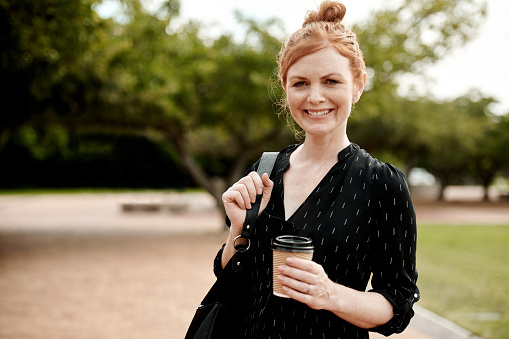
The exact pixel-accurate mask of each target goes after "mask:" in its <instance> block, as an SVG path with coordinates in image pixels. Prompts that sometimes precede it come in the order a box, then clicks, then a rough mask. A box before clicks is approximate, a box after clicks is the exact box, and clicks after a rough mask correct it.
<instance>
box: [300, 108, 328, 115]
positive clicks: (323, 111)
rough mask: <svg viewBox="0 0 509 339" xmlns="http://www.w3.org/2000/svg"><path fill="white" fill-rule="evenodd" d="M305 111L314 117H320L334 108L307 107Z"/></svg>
mask: <svg viewBox="0 0 509 339" xmlns="http://www.w3.org/2000/svg"><path fill="white" fill-rule="evenodd" d="M304 112H306V113H307V114H309V115H311V116H312V117H320V116H322V115H325V114H328V113H330V112H332V109H324V110H320V111H317V110H308V109H305V110H304Z"/></svg>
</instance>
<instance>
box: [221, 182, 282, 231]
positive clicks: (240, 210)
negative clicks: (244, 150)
mask: <svg viewBox="0 0 509 339" xmlns="http://www.w3.org/2000/svg"><path fill="white" fill-rule="evenodd" d="M273 187H274V183H273V182H272V181H271V180H270V179H269V176H268V175H267V173H264V174H263V176H262V178H260V176H259V175H258V173H256V172H251V173H249V174H248V175H247V176H245V177H243V178H242V179H240V180H239V181H237V182H236V183H235V184H233V185H232V187H230V188H229V189H228V190H227V191H226V192H224V193H223V197H222V198H223V204H224V208H225V210H226V214H227V215H228V218H229V219H230V222H231V226H230V234H232V233H233V235H235V236H236V235H239V234H240V233H241V232H242V227H243V225H244V220H245V219H246V210H248V209H250V208H251V205H252V204H253V203H254V202H255V201H256V196H257V195H259V194H263V197H262V201H261V203H260V211H259V212H258V215H260V213H261V212H262V211H263V210H264V209H265V207H267V204H268V203H269V200H270V195H271V193H272V188H273Z"/></svg>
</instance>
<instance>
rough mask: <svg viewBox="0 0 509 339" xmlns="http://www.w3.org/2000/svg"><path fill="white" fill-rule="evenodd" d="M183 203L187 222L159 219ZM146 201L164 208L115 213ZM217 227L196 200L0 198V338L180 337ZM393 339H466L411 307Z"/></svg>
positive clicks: (425, 209)
mask: <svg viewBox="0 0 509 339" xmlns="http://www.w3.org/2000/svg"><path fill="white" fill-rule="evenodd" d="M186 199H189V200H190V201H192V202H193V208H192V209H191V210H190V211H188V212H187V213H182V214H178V213H174V212H169V211H166V210H164V207H165V206H175V205H178V204H179V203H181V202H183V201H184V202H185V200H186ZM146 202H148V203H151V204H155V205H158V206H162V207H163V209H162V210H161V211H158V212H152V213H126V212H123V211H122V210H121V208H120V207H121V206H122V204H126V203H127V204H138V203H146ZM419 206H420V205H419ZM419 206H418V210H417V213H418V218H419V220H420V221H421V222H423V221H424V220H426V218H428V217H434V218H437V216H438V215H443V216H444V218H445V217H446V216H447V215H448V214H447V212H446V210H447V208H448V207H447V205H444V206H436V205H434V204H428V205H422V207H419ZM450 207H451V208H457V207H458V206H457V205H451V206H450ZM472 210H473V209H470V212H471V211H472ZM476 210H477V212H476V213H473V214H472V216H470V218H469V220H470V221H472V222H482V221H484V222H487V221H489V222H494V223H505V224H509V209H505V210H504V209H502V210H501V211H500V210H497V212H494V210H493V209H492V207H491V206H490V205H482V204H481V205H478V206H477V208H476ZM440 211H441V212H440ZM462 213H466V212H465V211H463V212H462ZM474 214H475V215H476V216H475V217H474ZM493 214H495V215H497V218H496V220H493ZM432 220H433V219H432ZM222 224H223V223H222V220H221V216H220V215H219V214H218V213H217V212H215V210H214V202H213V201H212V200H211V199H210V198H209V197H208V196H206V195H201V194H196V195H186V196H182V195H170V194H167V195H165V194H163V195H161V194H159V193H157V194H156V193H148V194H147V193H143V194H140V193H138V194H134V193H132V194H73V195H51V196H44V195H20V196H0V338H16V339H17V338H108V339H109V338H149V339H152V338H154V339H156V338H175V339H181V338H183V336H184V333H185V330H186V328H187V325H188V324H189V321H190V319H191V317H192V315H193V313H194V310H195V307H196V306H197V305H198V304H199V302H200V300H201V298H202V297H203V295H204V294H205V292H206V291H207V290H208V288H209V287H210V285H211V284H212V282H213V281H214V277H213V274H212V270H211V258H212V257H213V256H214V255H215V253H216V251H217V249H218V247H219V246H220V244H221V243H222V242H223V240H224V238H225V234H224V233H223V232H222V231H221V230H222ZM393 337H395V338H400V339H410V338H412V339H431V338H441V339H460V338H472V337H471V336H470V335H469V334H468V333H467V332H465V331H464V330H462V329H461V328H458V327H456V326H454V325H453V324H451V323H449V322H447V321H445V320H443V319H441V318H438V317H437V316H435V315H434V314H432V313H430V312H427V311H426V310H424V309H421V308H419V307H417V315H416V317H415V318H414V319H413V320H412V323H411V325H410V327H409V328H408V329H407V330H406V331H405V332H404V333H403V334H400V335H396V336H393ZM371 338H382V336H377V335H372V337H371Z"/></svg>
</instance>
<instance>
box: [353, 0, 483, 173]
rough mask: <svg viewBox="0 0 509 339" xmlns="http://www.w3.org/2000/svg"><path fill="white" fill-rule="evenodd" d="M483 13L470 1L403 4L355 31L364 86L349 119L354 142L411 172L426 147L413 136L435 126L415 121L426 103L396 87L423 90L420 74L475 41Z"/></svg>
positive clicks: (429, 121) (410, 1)
mask: <svg viewBox="0 0 509 339" xmlns="http://www.w3.org/2000/svg"><path fill="white" fill-rule="evenodd" d="M392 4H394V3H392ZM485 12H486V4H485V3H484V2H481V1H475V0H467V1H463V0H451V1H449V0H431V1H430V0H405V1H402V2H401V3H399V5H398V6H396V7H395V6H392V7H391V6H390V5H388V6H387V9H384V10H381V11H378V12H376V13H374V14H373V15H372V16H371V17H370V18H369V19H368V20H366V21H365V22H363V23H360V24H358V25H356V26H355V27H354V31H355V32H356V34H357V37H358V39H359V41H360V44H361V49H362V50H363V52H364V54H365V59H366V67H367V71H368V76H369V80H368V85H367V88H366V90H365V92H364V94H363V97H362V100H361V102H360V104H359V106H358V108H357V109H356V112H355V113H354V114H353V115H352V118H351V119H350V126H349V129H350V135H351V136H352V137H353V139H354V140H357V141H358V142H359V143H360V144H361V145H362V146H363V147H365V148H366V149H368V150H369V151H371V152H373V153H375V154H376V153H377V152H391V153H393V154H394V156H395V157H397V158H400V159H402V160H403V161H404V162H405V163H406V166H405V167H406V168H407V169H410V168H411V167H413V166H414V165H415V163H416V154H419V153H420V152H422V149H423V148H425V147H426V143H427V142H428V141H429V139H421V140H419V139H417V138H415V135H416V133H417V130H419V129H421V128H424V129H427V128H426V126H425V125H426V124H431V125H434V124H435V122H434V121H433V119H420V118H419V117H417V116H416V111H417V110H420V109H421V108H419V105H420V104H421V103H422V102H424V101H427V100H425V99H422V100H410V99H413V97H414V96H415V95H414V94H413V91H412V89H410V88H402V87H401V85H400V84H401V83H402V81H404V80H405V79H408V78H409V77H412V78H415V79H420V80H419V82H420V84H422V86H423V87H425V86H426V85H427V84H428V79H427V78H426V77H425V75H424V70H425V69H426V68H427V67H428V66H430V65H432V64H433V63H434V62H436V61H437V60H440V58H442V57H444V56H445V55H447V53H448V52H449V51H451V50H452V49H454V48H457V47H459V46H461V45H462V44H464V43H465V42H467V41H469V40H471V39H472V38H474V37H475V36H476V33H477V29H478V27H479V25H480V23H481V22H482V21H483V20H484V17H485ZM403 83H404V82H403ZM409 98H410V99H409ZM417 121H418V123H417Z"/></svg>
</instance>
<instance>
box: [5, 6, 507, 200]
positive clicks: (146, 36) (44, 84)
mask: <svg viewBox="0 0 509 339" xmlns="http://www.w3.org/2000/svg"><path fill="white" fill-rule="evenodd" d="M100 4H101V1H93V0H81V1H69V0H30V1H29V0H20V1H8V0H0V29H1V33H2V34H1V35H0V79H1V80H0V81H1V84H2V91H1V93H0V95H1V98H2V114H1V116H0V161H1V162H2V171H4V174H5V171H10V172H8V173H10V175H14V174H16V172H19V170H18V169H19V168H20V166H30V167H31V168H32V169H36V170H38V171H41V170H42V169H43V167H44V166H49V164H52V165H53V166H57V167H56V168H59V170H62V168H64V167H65V164H74V165H76V164H81V163H83V161H86V162H87V163H88V165H89V166H92V167H93V166H95V168H104V170H105V171H109V170H112V172H114V173H116V178H117V180H114V182H112V185H115V183H117V184H118V185H121V182H122V181H121V180H120V179H122V180H125V181H123V182H124V185H127V186H130V185H136V186H139V185H143V182H151V183H150V184H149V185H150V186H151V187H152V186H153V185H154V183H153V181H151V180H145V181H144V180H139V179H136V180H135V181H133V182H131V181H130V180H133V179H132V178H134V177H136V175H135V172H134V171H138V174H139V175H141V176H143V175H144V176H151V178H160V177H159V176H158V175H159V174H158V175H155V174H154V173H155V172H158V173H159V170H160V168H157V170H155V167H157V166H166V167H165V168H164V170H166V172H167V173H168V176H169V177H168V178H166V179H161V181H160V183H161V186H163V187H164V186H167V185H168V186H175V185H179V184H182V183H183V182H185V183H186V184H187V185H188V184H189V182H190V181H189V179H192V180H193V181H194V182H195V184H196V185H198V186H200V187H202V188H204V189H206V190H207V191H208V192H210V193H211V194H213V195H214V197H216V199H217V200H218V205H220V196H221V194H222V192H223V191H224V190H225V189H226V187H228V185H229V184H230V183H231V182H233V181H234V180H235V179H236V178H238V177H239V176H240V175H242V173H243V172H244V170H245V169H246V168H247V166H248V165H249V164H250V163H252V162H253V161H255V160H256V159H257V158H258V157H259V156H260V154H261V152H262V151H264V150H280V149H281V148H282V147H284V146H285V145H287V144H288V143H293V142H295V139H294V136H293V135H292V132H291V131H290V130H289V129H288V128H286V127H285V126H284V123H282V122H281V120H280V118H279V117H278V115H277V114H275V113H274V112H275V111H277V109H278V105H277V101H278V100H279V98H280V97H281V95H282V89H281V88H280V87H279V86H274V85H273V84H272V82H273V80H274V72H275V69H276V62H275V60H276V55H277V52H278V51H279V49H280V47H281V41H282V40H284V38H285V34H284V33H283V32H284V30H283V28H282V25H281V22H279V21H278V20H276V19H273V20H268V21H266V22H256V21H254V20H251V19H249V18H246V17H244V16H242V15H241V14H240V13H237V19H238V21H239V24H240V25H241V26H242V27H243V29H244V30H245V34H244V35H243V38H242V39H238V38H236V37H234V36H233V34H230V33H224V34H223V35H221V36H218V37H210V36H208V35H207V28H206V27H203V26H202V25H201V24H200V23H198V22H193V21H188V22H182V20H178V19H180V18H179V8H180V3H179V1H178V0H168V1H165V2H163V3H162V6H161V8H160V9H158V10H157V11H155V12H149V11H147V10H146V9H145V8H144V7H143V6H142V4H141V3H140V2H139V1H136V0H119V4H120V6H119V8H120V12H118V13H116V15H115V17H114V19H111V18H110V19H105V18H101V17H100V16H99V15H98V14H97V13H96V12H95V11H94V8H97V6H98V5H100ZM485 10H486V9H485V5H484V4H482V3H479V2H478V1H474V0H461V1H460V0H451V1H444V0H433V1H425V0H405V1H403V3H402V4H401V6H400V7H393V8H391V7H390V6H388V7H386V9H384V10H381V11H378V12H375V13H373V14H372V17H371V18H370V19H369V20H367V21H366V22H363V23H359V24H358V25H356V26H355V27H354V29H355V31H356V33H357V35H358V38H359V40H360V42H361V47H362V49H363V51H364V53H365V55H366V64H367V67H368V75H369V84H368V87H367V88H366V91H365V93H364V95H363V98H362V100H361V103H360V104H359V105H358V107H357V108H356V110H355V112H354V113H353V114H352V117H351V119H350V126H349V135H350V137H351V139H352V140H353V141H354V142H356V143H358V144H359V145H361V147H363V148H366V149H367V150H368V151H370V152H372V153H373V154H374V155H377V154H384V155H386V156H387V157H388V158H389V159H391V160H392V159H396V160H397V161H398V163H401V164H403V166H404V167H405V169H406V170H407V171H408V170H409V169H410V168H412V167H414V166H422V167H425V168H427V169H428V170H429V171H431V172H432V173H433V174H435V175H436V176H437V177H438V178H439V179H440V180H441V182H442V184H443V185H447V184H449V183H452V182H457V181H459V180H462V178H464V177H469V178H472V180H475V181H476V182H479V183H482V184H483V185H486V186H487V185H488V184H489V183H490V182H491V181H492V180H493V178H494V176H495V175H498V174H504V173H505V174H507V169H508V168H509V165H508V163H507V162H508V159H507V158H508V157H507V156H504V154H507V151H506V150H507V149H509V148H508V147H509V146H508V143H509V141H508V137H507V136H506V135H507V133H506V131H507V128H508V127H509V126H508V122H507V117H506V116H502V117H498V116H493V114H492V113H491V112H490V110H489V107H490V103H492V102H493V99H491V98H486V97H483V96H482V94H480V93H474V92H473V93H468V94H467V95H465V96H464V97H461V98H458V99H456V100H450V101H445V102H440V101H437V100H433V99H431V98H429V97H418V96H416V95H414V93H413V91H412V89H411V88H406V89H402V88H401V86H400V85H399V84H400V83H401V81H402V79H405V77H409V76H412V77H420V78H422V82H423V83H426V81H427V79H426V78H425V77H424V75H423V74H422V73H423V71H424V70H425V68H426V67H427V66H429V65H431V64H432V63H433V62H435V61H437V60H439V59H440V58H441V57H443V56H444V55H446V54H447V52H448V51H450V50H451V49H453V48H456V47H458V46H460V45H461V44H463V43H465V42H466V41H468V40H469V39H472V38H473V37H474V36H475V33H476V30H477V28H478V26H479V24H480V23H481V22H482V20H483V18H484V13H485ZM276 32H279V33H276ZM127 139H128V140H130V142H135V141H136V142H138V143H140V145H144V146H143V147H136V146H135V145H134V144H130V145H131V147H122V146H121V145H123V144H124V143H123V142H122V143H121V142H120V141H121V140H124V141H125V140H127ZM147 143H148V144H150V145H151V146H150V147H149V146H148V144H147ZM148 149H151V150H152V151H150V152H149V151H147V150H148ZM146 154H151V157H146V156H145V155H146ZM133 158H134V160H133ZM19 159H24V160H23V161H21V160H19ZM136 162H137V163H138V165H137V166H134V165H133V163H136ZM92 163H93V164H94V165H92ZM142 163H143V164H142ZM55 164H58V165H55ZM142 165H144V166H142ZM41 166H42V167H41ZM78 167H79V166H78ZM92 167H89V169H91V168H92ZM45 168H46V170H51V168H55V167H45ZM151 168H152V169H154V170H152V169H151ZM504 171H505V172H504ZM163 172H164V171H163ZM121 173H122V174H121ZM84 175H87V174H84ZM88 175H89V176H96V175H97V176H101V175H103V176H104V178H105V179H106V178H110V177H109V176H106V175H104V174H103V173H101V172H100V171H97V170H89V171H88ZM2 177H3V178H4V179H3V180H2V182H0V185H1V186H4V187H16V185H20V184H22V179H19V180H18V181H16V180H14V181H13V180H11V179H6V178H11V177H10V176H6V175H2ZM184 178H185V179H184ZM16 182H17V184H16ZM80 182H84V183H88V184H90V185H93V182H95V183H96V184H98V185H99V182H100V183H101V185H102V184H103V183H104V184H105V185H108V181H107V180H92V179H89V180H81V181H80ZM27 183H28V184H29V183H34V184H35V185H36V183H37V181H30V180H28V179H27ZM68 183H69V182H68ZM39 184H43V185H50V183H49V182H45V181H44V180H42V181H40V182H39Z"/></svg>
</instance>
